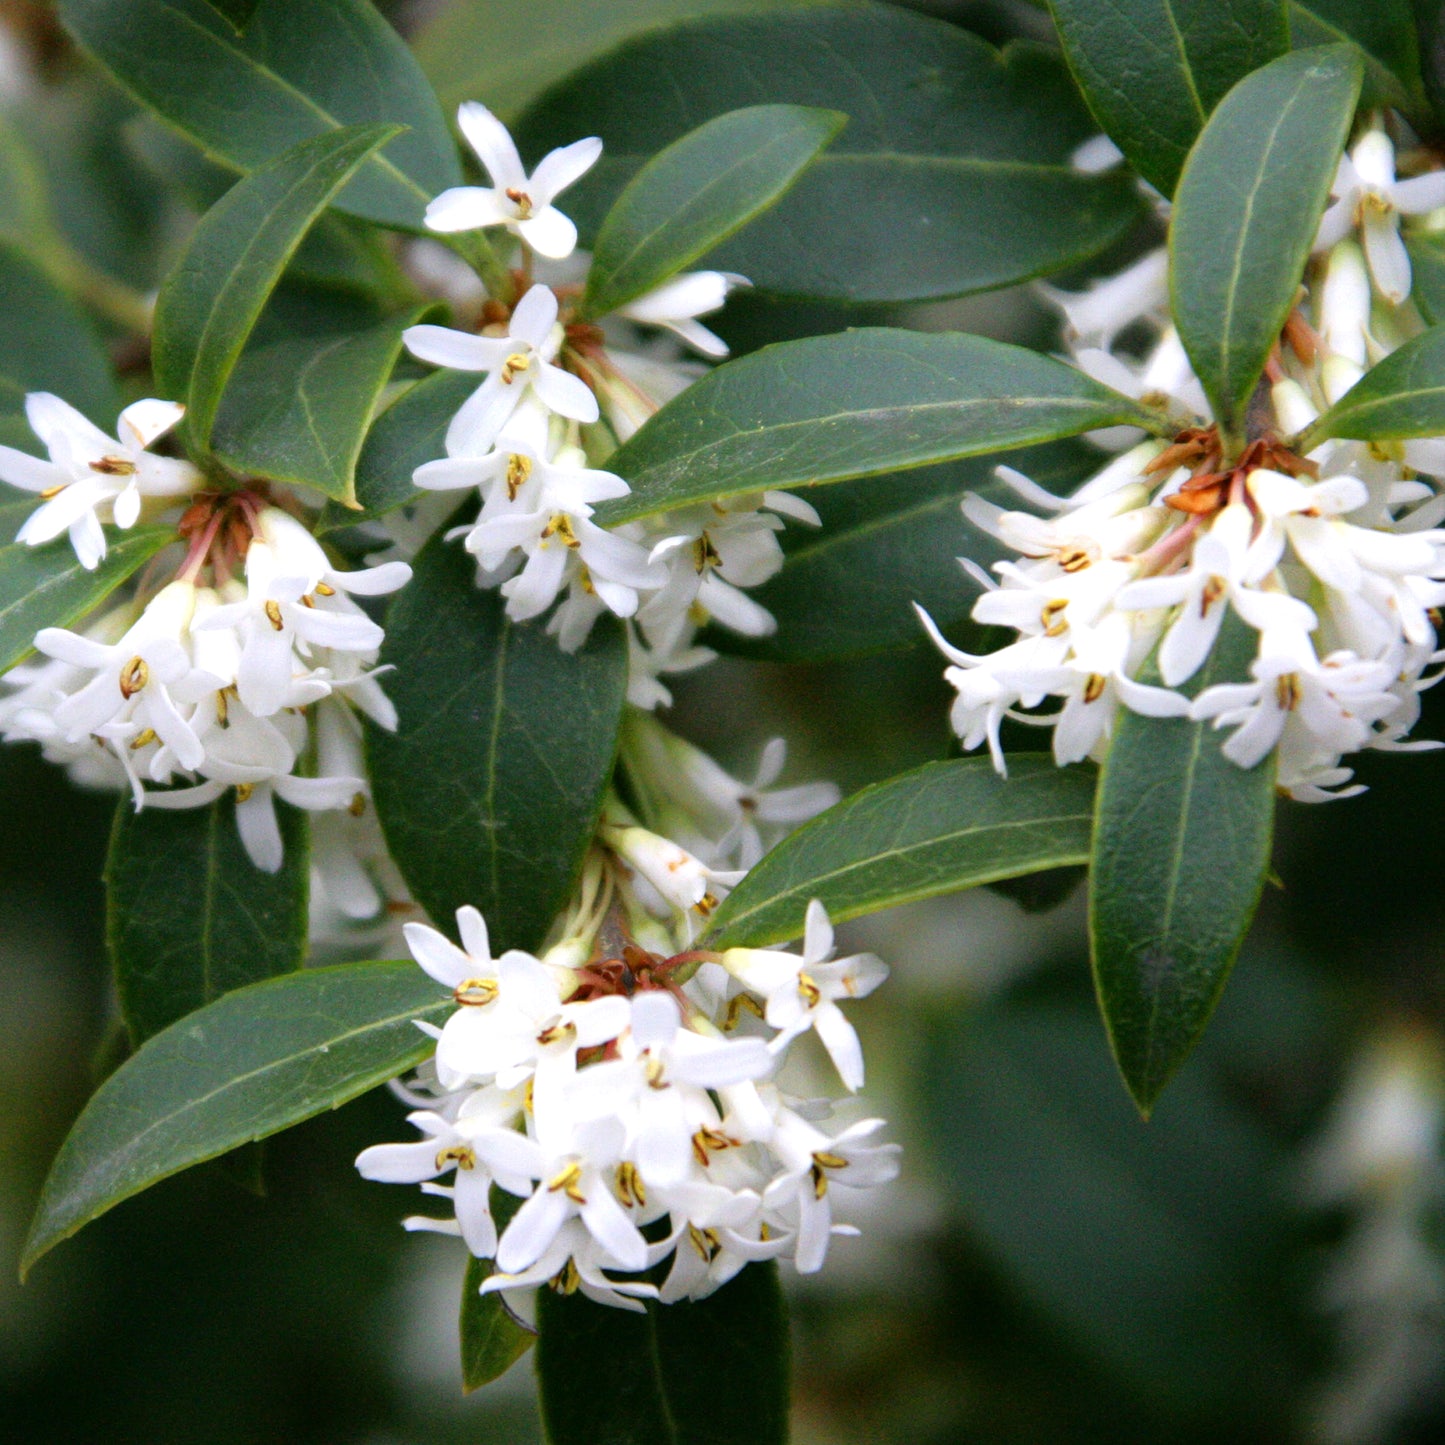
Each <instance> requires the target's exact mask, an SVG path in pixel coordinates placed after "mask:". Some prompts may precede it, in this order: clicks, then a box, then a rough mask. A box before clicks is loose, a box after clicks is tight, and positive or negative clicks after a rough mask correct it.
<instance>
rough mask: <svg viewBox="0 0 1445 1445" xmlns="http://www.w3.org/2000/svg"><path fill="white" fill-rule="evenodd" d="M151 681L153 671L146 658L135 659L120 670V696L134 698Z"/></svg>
mask: <svg viewBox="0 0 1445 1445" xmlns="http://www.w3.org/2000/svg"><path fill="white" fill-rule="evenodd" d="M150 680H151V670H150V668H148V667H147V666H146V664H145V658H143V657H133V658H131V660H130V661H129V662H128V663H126V665H125V666H124V667H123V668H121V670H120V695H121V696H122V697H134V696H135V695H136V693H138V692H139V691H140V690H141V688H143V687H144V686H145V685H146V683H148V682H149V681H150Z"/></svg>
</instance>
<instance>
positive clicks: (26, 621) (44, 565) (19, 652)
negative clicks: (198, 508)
mask: <svg viewBox="0 0 1445 1445" xmlns="http://www.w3.org/2000/svg"><path fill="white" fill-rule="evenodd" d="M175 536H176V534H175V532H174V531H172V530H171V528H169V527H137V528H136V529H135V530H134V531H131V532H122V533H119V534H117V533H115V532H112V533H111V534H110V536H109V537H108V539H107V540H108V542H109V544H110V545H109V550H108V551H107V552H106V554H105V558H104V560H103V561H102V562H101V564H100V566H98V567H97V568H96V569H95V571H94V572H87V571H86V570H85V568H84V567H82V566H81V565H80V562H79V561H78V559H77V558H76V555H75V552H74V551H73V549H72V548H71V545H70V543H69V542H68V541H67V540H66V539H65V538H64V537H59V538H57V539H56V540H55V541H54V542H47V543H46V544H45V545H44V546H43V547H30V546H27V545H25V544H24V543H22V542H14V543H12V544H11V545H10V546H8V547H0V673H4V672H8V671H9V670H10V669H11V668H12V667H14V666H15V664H16V663H17V662H19V661H21V660H22V659H23V658H25V657H27V656H28V655H29V654H30V651H31V648H32V646H33V645H34V642H35V634H36V633H37V632H39V631H40V629H41V628H42V627H69V626H70V624H71V623H72V622H75V621H78V620H79V619H80V618H82V617H84V616H85V614H86V613H87V612H90V611H91V610H92V609H93V608H96V607H99V606H100V604H101V603H102V602H104V601H105V599H106V598H107V597H109V596H110V594H111V593H112V592H114V591H115V590H116V588H117V587H119V586H120V585H121V584H122V583H123V582H126V581H128V580H129V578H130V577H131V576H132V575H133V574H134V573H136V572H138V571H139V570H140V569H141V568H142V567H143V566H144V565H145V564H146V563H147V562H149V561H150V559H151V558H152V557H154V556H155V554H156V553H157V552H159V551H160V550H161V548H162V547H164V546H165V545H166V543H167V542H173V541H174V540H175Z"/></svg>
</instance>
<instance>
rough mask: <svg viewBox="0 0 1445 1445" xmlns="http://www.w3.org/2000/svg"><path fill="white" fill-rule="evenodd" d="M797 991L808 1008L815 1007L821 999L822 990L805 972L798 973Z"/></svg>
mask: <svg viewBox="0 0 1445 1445" xmlns="http://www.w3.org/2000/svg"><path fill="white" fill-rule="evenodd" d="M798 993H799V995H800V996H801V997H802V1000H803V1002H804V1003H805V1004H807V1005H808V1007H809V1008H817V1007H818V1005H819V1004H820V1003H821V1002H822V1000H823V993H822V990H821V989H819V987H818V985H817V984H816V983H814V982H813V980H812V979H811V978H809V977H808V975H807V974H806V973H802V972H800V973H799V974H798Z"/></svg>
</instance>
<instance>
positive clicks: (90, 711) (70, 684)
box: [0, 491, 411, 872]
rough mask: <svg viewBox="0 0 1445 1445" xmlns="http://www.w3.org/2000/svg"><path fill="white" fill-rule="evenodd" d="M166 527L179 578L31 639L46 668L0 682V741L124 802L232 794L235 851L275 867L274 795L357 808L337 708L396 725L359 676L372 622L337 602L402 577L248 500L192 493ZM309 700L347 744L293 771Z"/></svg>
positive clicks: (366, 676)
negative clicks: (177, 552) (127, 796)
mask: <svg viewBox="0 0 1445 1445" xmlns="http://www.w3.org/2000/svg"><path fill="white" fill-rule="evenodd" d="M181 532H182V534H183V535H188V536H189V541H190V546H189V549H188V551H187V555H186V558H185V559H184V561H183V562H182V564H181V568H180V571H179V574H178V575H177V576H176V578H175V580H173V581H171V582H169V583H167V584H166V585H165V586H163V587H161V588H160V589H159V591H157V592H156V593H155V594H154V596H151V597H150V598H149V600H146V601H143V600H142V597H143V595H144V594H143V593H142V594H141V595H138V596H137V597H136V598H135V599H134V600H132V601H131V602H129V603H127V604H124V605H123V606H121V607H119V608H117V609H115V610H114V611H111V612H109V613H107V614H106V615H105V616H104V617H103V618H101V619H100V620H99V621H98V622H96V623H94V624H92V625H91V626H90V627H89V628H87V629H86V631H85V632H83V633H77V632H69V631H65V630H63V629H61V628H55V627H48V628H45V629H44V630H43V631H41V632H40V633H39V634H38V635H37V637H36V639H35V646H36V648H37V649H38V650H39V652H40V653H41V654H42V655H43V656H44V658H45V659H46V660H45V661H36V662H33V663H29V664H25V665H23V666H21V667H18V668H15V669H13V670H12V671H11V672H10V673H9V674H7V676H6V678H5V680H4V681H5V684H6V686H7V688H8V689H9V691H8V694H7V695H6V696H5V697H4V698H3V699H0V736H3V737H4V738H5V739H6V741H11V742H14V741H33V742H38V743H40V744H41V747H42V749H43V751H44V753H45V756H46V757H47V758H49V759H50V760H51V761H52V762H57V763H61V764H63V765H69V766H71V767H72V768H73V769H74V770H75V771H76V775H77V780H78V781H81V782H84V783H89V784H91V785H95V784H98V783H99V784H106V783H111V784H114V785H117V786H129V788H130V789H131V792H132V794H133V795H134V798H135V804H136V807H137V808H141V807H153V808H194V807H202V806H204V805H206V804H207V803H211V802H214V801H215V800H216V799H217V798H219V797H220V796H221V795H222V794H223V793H225V792H226V791H227V790H228V789H234V791H235V796H236V822H237V826H238V828H239V830H240V833H241V838H242V841H243V842H244V844H245V846H246V850H247V852H248V853H249V854H250V856H251V859H252V861H253V862H254V863H255V864H256V866H257V867H258V868H261V869H264V870H266V871H268V872H274V871H276V869H278V868H279V867H280V866H281V862H282V841H281V833H280V829H279V826H278V824H277V821H276V813H275V799H276V798H282V799H284V800H285V801H286V802H288V803H291V804H293V805H294V806H296V807H299V808H306V809H308V810H325V809H360V808H362V807H363V806H364V805H365V800H366V796H367V791H368V789H367V784H366V780H365V770H364V767H363V765H362V760H361V755H360V748H359V746H358V745H357V744H356V742H355V741H354V738H355V729H354V726H352V725H351V724H350V722H349V718H348V717H347V715H348V714H349V713H350V711H351V709H353V708H355V709H359V710H361V711H362V712H365V713H366V714H368V715H369V716H371V717H372V718H374V719H375V720H376V721H377V722H378V723H380V724H381V726H383V727H394V726H395V724H396V714H395V711H394V710H393V708H392V707H391V704H390V702H389V701H388V700H387V698H386V696H385V694H384V693H383V692H382V690H381V687H380V685H379V684H378V682H377V681H376V678H375V676H374V672H373V669H374V665H375V662H376V655H377V650H378V649H379V647H380V645H381V640H382V631H381V628H380V627H379V626H377V624H376V623H374V622H373V621H372V620H371V619H370V618H369V617H367V616H366V614H365V613H364V612H363V611H362V610H361V609H360V607H358V606H357V605H356V603H355V602H353V601H352V600H351V596H350V595H349V594H353V593H354V594H356V595H358V596H377V595H380V594H383V593H386V592H392V591H395V590H396V588H398V587H400V586H402V585H403V584H404V583H405V582H406V581H407V579H408V578H409V577H410V576H411V569H410V568H409V567H407V566H406V564H405V563H400V562H392V563H387V564H384V565H383V566H380V567H373V568H368V569H364V570H362V571H357V572H343V571H339V570H338V569H336V568H335V567H333V566H332V564H331V562H330V560H329V559H328V558H327V556H326V554H325V552H324V551H323V550H322V549H321V547H320V546H319V544H318V543H317V542H316V539H315V538H314V537H313V536H312V535H311V533H310V531H309V530H308V529H307V528H306V527H305V526H304V525H303V524H302V523H301V522H299V521H298V520H297V519H296V518H294V517H292V516H291V515H290V514H289V513H287V512H286V511H283V510H282V509H281V508H279V507H277V506H273V505H267V504H266V502H265V501H264V499H263V498H262V497H261V496H259V495H258V494H256V493H253V492H246V491H242V492H234V493H229V494H227V495H225V496H224V497H222V496H213V497H202V498H201V499H199V500H197V501H196V502H195V503H194V504H193V505H192V507H191V508H190V510H189V511H188V513H187V516H186V517H185V518H183V519H182V521H181ZM238 573H241V574H243V576H244V581H243V580H242V577H241V576H240V575H237V574H238ZM308 709H313V716H314V718H315V719H316V724H315V726H316V727H318V728H320V729H323V730H325V731H326V732H327V733H328V735H335V736H339V737H343V738H352V739H353V742H352V745H351V747H350V749H349V751H348V750H345V749H342V750H341V751H342V756H341V757H336V756H335V753H336V751H337V750H336V749H334V748H333V749H330V750H328V751H329V752H330V753H331V754H332V756H329V757H328V759H327V761H328V762H329V763H330V764H331V765H332V767H333V768H334V769H335V771H326V770H324V769H323V770H321V771H318V772H312V773H310V774H309V775H303V771H302V765H303V764H304V763H308V762H310V761H311V760H312V759H311V753H312V752H313V747H312V726H311V725H310V724H309V723H308V718H307V716H306V712H307V710H308ZM332 713H336V714H338V716H336V717H335V718H333V719H332V720H330V721H328V717H329V715H330V714H332ZM177 785H178V786H177Z"/></svg>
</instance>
